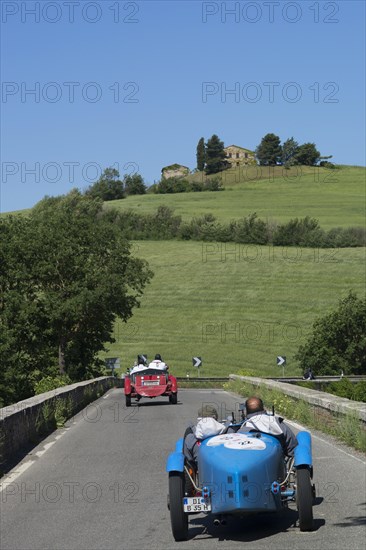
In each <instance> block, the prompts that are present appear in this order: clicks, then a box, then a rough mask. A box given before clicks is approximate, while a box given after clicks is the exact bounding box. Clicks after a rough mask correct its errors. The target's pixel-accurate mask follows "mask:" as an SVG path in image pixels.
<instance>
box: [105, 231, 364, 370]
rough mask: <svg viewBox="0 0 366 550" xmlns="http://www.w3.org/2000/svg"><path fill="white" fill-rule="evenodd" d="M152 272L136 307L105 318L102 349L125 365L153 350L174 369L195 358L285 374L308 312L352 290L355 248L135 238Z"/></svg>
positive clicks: (358, 265) (359, 283)
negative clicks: (109, 322) (128, 315)
mask: <svg viewBox="0 0 366 550" xmlns="http://www.w3.org/2000/svg"><path fill="white" fill-rule="evenodd" d="M134 247H135V254H136V255H138V256H140V257H143V258H146V259H147V260H148V261H149V263H150V266H151V268H152V269H153V271H154V272H155V277H154V278H153V280H152V283H151V284H150V285H149V287H148V288H147V289H146V291H145V294H144V296H143V299H142V304H141V308H140V309H139V310H136V312H135V315H134V316H133V318H132V319H131V320H130V321H129V322H128V323H127V324H124V323H121V322H118V323H117V324H116V327H115V335H114V336H115V338H116V340H117V341H116V343H115V344H113V345H110V351H109V352H108V353H107V354H106V356H111V357H115V356H120V357H121V361H122V365H123V367H128V366H131V365H132V363H133V360H134V359H135V357H136V356H137V354H138V353H147V354H148V355H149V357H150V358H151V357H152V355H154V354H155V353H161V354H162V356H163V358H164V359H166V361H167V362H168V363H169V364H171V371H172V372H173V373H175V374H177V375H181V376H185V375H186V373H187V372H189V373H190V375H191V376H197V370H195V369H194V368H193V367H192V362H191V358H192V356H194V355H200V356H202V358H203V365H204V366H203V368H202V369H201V375H202V376H208V375H215V376H220V375H226V374H229V373H233V372H237V371H238V370H240V369H250V370H252V371H254V372H255V373H257V374H258V375H266V376H278V375H282V368H280V367H277V366H276V356H277V355H286V357H287V362H288V366H287V367H286V373H287V374H299V369H298V367H297V365H296V363H295V361H294V359H293V356H294V354H295V352H296V350H297V349H298V346H299V345H300V344H301V343H302V342H304V340H305V338H306V335H307V334H308V332H309V330H310V328H311V326H312V323H313V322H314V320H315V318H317V317H319V316H321V315H324V314H325V313H326V312H328V311H330V310H331V309H332V308H334V307H335V306H336V305H337V303H338V301H339V299H341V298H342V297H344V296H345V295H346V294H347V293H348V290H349V289H354V290H355V291H356V292H358V293H359V295H361V293H363V292H364V284H365V270H364V262H365V249H363V248H357V249H336V250H329V249H327V250H313V249H300V248H297V249H296V248H288V249H283V248H281V247H277V248H273V247H268V246H253V245H235V244H232V243H230V244H223V243H219V244H215V243H198V242H176V241H167V242H164V241H159V242H154V241H144V242H142V241H139V242H137V243H135V245H134Z"/></svg>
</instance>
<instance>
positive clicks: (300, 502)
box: [296, 468, 313, 531]
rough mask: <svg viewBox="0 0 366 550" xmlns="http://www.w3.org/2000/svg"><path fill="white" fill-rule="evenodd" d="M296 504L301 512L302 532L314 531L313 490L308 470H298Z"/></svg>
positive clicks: (300, 524)
mask: <svg viewBox="0 0 366 550" xmlns="http://www.w3.org/2000/svg"><path fill="white" fill-rule="evenodd" d="M296 486H297V489H296V503H297V510H298V512H299V526H300V531H312V529H313V488H312V485H311V480H310V472H309V470H308V469H307V468H300V469H299V470H296Z"/></svg>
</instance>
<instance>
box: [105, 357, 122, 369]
mask: <svg viewBox="0 0 366 550" xmlns="http://www.w3.org/2000/svg"><path fill="white" fill-rule="evenodd" d="M105 366H106V367H107V369H119V368H120V367H121V363H120V360H119V357H106V359H105Z"/></svg>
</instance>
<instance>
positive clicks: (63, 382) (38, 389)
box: [34, 374, 72, 395]
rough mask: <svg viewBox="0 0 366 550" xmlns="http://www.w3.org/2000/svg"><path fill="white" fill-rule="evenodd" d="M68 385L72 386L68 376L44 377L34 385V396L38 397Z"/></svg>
mask: <svg viewBox="0 0 366 550" xmlns="http://www.w3.org/2000/svg"><path fill="white" fill-rule="evenodd" d="M69 384H72V380H71V378H70V377H69V376H67V374H65V375H61V374H60V375H58V376H44V377H43V378H41V380H39V382H36V383H35V385H34V392H35V395H39V394H41V393H46V392H48V391H52V390H55V389H57V388H61V387H62V386H68V385H69Z"/></svg>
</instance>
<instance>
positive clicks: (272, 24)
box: [0, 0, 365, 212]
mask: <svg viewBox="0 0 366 550" xmlns="http://www.w3.org/2000/svg"><path fill="white" fill-rule="evenodd" d="M1 26H2V29H1V30H2V38H1V46H2V48H1V51H2V53H1V72H2V75H1V76H2V95H1V111H2V113H1V114H2V119H1V138H2V140H1V142H2V145H1V169H2V174H1V203H0V210H1V211H2V212H6V211H12V210H18V209H23V208H28V207H31V206H33V205H34V204H35V203H36V202H38V201H39V200H40V199H41V198H42V197H43V196H44V195H46V194H47V195H59V194H63V193H66V192H68V191H69V190H70V189H71V188H73V187H79V188H81V189H83V188H85V187H87V186H88V185H90V184H91V183H92V182H93V181H95V180H96V179H97V178H98V177H99V175H100V173H101V171H102V170H103V169H104V168H106V167H107V166H115V167H117V168H118V169H119V171H120V174H121V176H123V175H124V174H125V173H133V172H135V171H137V170H138V171H139V172H140V173H141V174H142V176H143V177H144V178H145V181H146V182H147V183H148V184H151V183H153V182H154V180H158V179H159V178H160V173H161V168H162V167H163V166H165V165H167V164H172V163H175V162H177V163H180V164H184V165H186V166H189V167H190V168H192V169H193V168H195V166H196V145H197V142H198V140H199V138H200V137H201V136H203V137H205V139H207V138H209V137H211V135H212V134H214V133H216V134H218V135H219V137H220V139H222V140H223V141H224V143H225V145H231V144H236V145H240V146H242V147H246V148H248V149H255V147H256V146H257V145H258V144H259V142H260V140H261V138H262V137H263V136H264V135H265V134H266V133H268V132H273V133H275V134H277V135H279V136H280V138H281V140H282V141H284V140H286V139H287V138H289V137H292V136H293V137H294V138H295V139H296V140H297V141H298V142H299V143H304V142H308V141H310V142H315V143H316V145H317V147H318V149H319V150H320V152H321V154H322V155H331V154H332V155H333V160H334V162H336V163H341V164H357V165H362V166H364V165H365V2H364V1H350V0H347V1H336V2H329V1H326V2H322V1H321V2H316V1H304V0H298V1H296V2H282V1H240V2H238V1H236V2H235V1H234V2H232V1H228V2H222V1H217V2H215V1H212V2H201V1H197V0H194V1H182V2H179V1H154V0H149V1H142V2H140V1H136V2H134V1H133V2H131V1H118V0H103V1H95V2H94V1H86V0H79V1H74V0H53V1H51V0H50V1H38V2H37V1H27V2H25V1H6V0H2V1H1Z"/></svg>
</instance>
